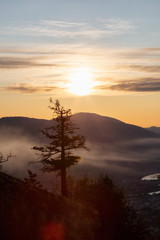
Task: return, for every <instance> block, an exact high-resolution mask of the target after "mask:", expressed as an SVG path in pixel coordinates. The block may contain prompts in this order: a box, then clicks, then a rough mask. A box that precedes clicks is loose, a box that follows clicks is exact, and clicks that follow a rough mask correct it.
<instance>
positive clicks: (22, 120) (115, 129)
mask: <svg viewBox="0 0 160 240" xmlns="http://www.w3.org/2000/svg"><path fill="white" fill-rule="evenodd" d="M72 119H73V121H74V122H75V123H76V124H77V125H78V126H79V128H80V130H79V131H80V133H81V134H83V135H84V136H85V137H86V139H87V140H88V141H91V142H99V143H102V142H103V143H105V142H107V143H108V142H110V143H113V142H116V141H124V140H133V139H142V138H156V137H159V135H158V134H156V133H155V132H153V131H150V130H148V129H144V128H142V127H138V126H135V125H131V124H126V123H124V122H121V121H119V120H117V119H114V118H110V117H104V116H100V115H98V114H93V113H77V114H75V115H73V117H72ZM51 124H52V120H44V119H34V118H26V117H4V118H1V119H0V131H1V132H2V131H10V129H15V130H16V131H21V133H22V134H24V135H26V136H31V137H32V138H39V137H40V136H42V134H41V132H40V130H42V129H44V128H45V127H49V126H51Z"/></svg>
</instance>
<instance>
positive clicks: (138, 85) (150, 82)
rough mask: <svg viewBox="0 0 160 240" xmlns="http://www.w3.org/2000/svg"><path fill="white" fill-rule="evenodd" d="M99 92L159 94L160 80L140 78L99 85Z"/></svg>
mask: <svg viewBox="0 0 160 240" xmlns="http://www.w3.org/2000/svg"><path fill="white" fill-rule="evenodd" d="M98 88H99V89H101V90H116V91H129V92H130V91H132V92H159V91H160V78H142V79H136V80H130V81H122V82H120V83H115V84H111V85H109V84H108V85H101V86H99V87H98Z"/></svg>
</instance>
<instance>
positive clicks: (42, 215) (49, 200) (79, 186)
mask: <svg viewBox="0 0 160 240" xmlns="http://www.w3.org/2000/svg"><path fill="white" fill-rule="evenodd" d="M32 177H33V178H34V176H33V175H32V176H31V178H30V180H31V181H29V180H25V181H20V180H18V179H16V178H14V177H11V176H9V175H7V174H4V173H2V172H1V173H0V239H1V240H22V239H23V240H121V239H123V240H128V239H129V240H132V239H133V240H147V239H148V240H151V239H153V238H152V236H151V234H150V232H149V231H148V230H147V229H146V227H145V226H144V224H142V222H141V221H140V219H139V218H138V217H137V215H136V214H135V212H134V211H133V209H132V208H131V207H129V206H128V204H127V201H126V199H125V197H124V194H123V193H122V191H120V189H119V188H117V187H116V186H115V185H114V184H113V183H112V181H111V180H110V179H109V178H108V177H107V176H105V177H100V178H99V179H98V180H93V179H89V178H88V177H86V176H84V177H83V178H81V179H74V178H73V177H68V190H69V198H68V199H66V198H62V197H61V196H58V195H55V194H53V193H50V192H48V191H47V190H45V189H43V188H42V187H41V186H40V185H39V184H38V183H37V181H33V180H34V179H33V178H32Z"/></svg>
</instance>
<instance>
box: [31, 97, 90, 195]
mask: <svg viewBox="0 0 160 240" xmlns="http://www.w3.org/2000/svg"><path fill="white" fill-rule="evenodd" d="M50 103H51V106H50V109H51V110H52V111H53V124H52V126H51V127H49V128H45V129H44V130H42V131H41V132H42V133H43V135H44V136H45V137H46V138H47V139H48V140H49V142H48V144H47V145H43V146H41V147H37V146H35V147H33V149H34V150H37V151H39V152H40V162H41V163H42V164H43V167H42V171H44V172H53V171H60V176H61V194H62V196H65V197H67V196H68V190H67V180H66V169H67V168H68V167H70V166H72V165H74V164H76V163H78V161H79V160H80V157H79V156H76V155H74V154H73V150H76V149H79V148H85V149H87V147H86V146H85V138H84V136H82V135H80V134H76V130H77V129H78V127H77V126H76V125H75V124H74V123H73V122H72V121H71V117H72V113H71V109H65V108H64V107H63V106H61V104H60V102H59V100H56V101H55V102H53V100H52V98H50Z"/></svg>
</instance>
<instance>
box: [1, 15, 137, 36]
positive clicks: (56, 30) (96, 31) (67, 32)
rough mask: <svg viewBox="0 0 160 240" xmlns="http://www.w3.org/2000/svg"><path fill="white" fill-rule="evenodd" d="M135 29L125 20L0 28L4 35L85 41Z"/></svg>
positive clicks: (32, 24) (42, 22)
mask: <svg viewBox="0 0 160 240" xmlns="http://www.w3.org/2000/svg"><path fill="white" fill-rule="evenodd" d="M134 28H135V27H134V26H133V24H132V22H131V21H130V20H128V21H127V20H123V19H98V20H97V21H95V22H92V24H91V23H84V22H72V21H56V20H41V21H40V22H33V23H26V24H25V25H24V26H21V25H19V26H12V27H7V26H0V30H1V32H3V35H12V36H14V35H18V36H33V37H42V36H45V37H54V38H62V37H65V38H70V39H75V38H76V39H79V37H81V38H85V39H86V38H87V39H90V38H92V39H100V38H103V37H110V36H115V35H119V34H125V33H126V32H127V33H128V32H129V31H130V30H133V29H134ZM81 40H82V39H81Z"/></svg>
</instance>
